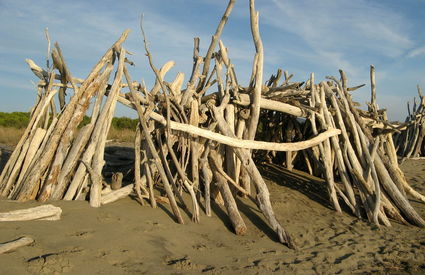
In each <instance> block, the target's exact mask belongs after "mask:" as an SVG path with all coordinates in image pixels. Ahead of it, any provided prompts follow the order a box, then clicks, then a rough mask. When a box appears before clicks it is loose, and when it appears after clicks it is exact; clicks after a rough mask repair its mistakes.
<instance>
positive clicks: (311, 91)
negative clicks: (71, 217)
mask: <svg viewBox="0 0 425 275" xmlns="http://www.w3.org/2000/svg"><path fill="white" fill-rule="evenodd" d="M234 2H235V1H234V0H230V1H229V3H228V6H227V8H226V10H225V13H224V15H223V17H222V19H221V21H220V22H219V25H218V27H217V30H216V32H215V34H214V35H213V38H212V40H211V43H210V46H209V48H208V51H207V53H206V54H205V55H201V53H200V51H199V44H200V41H199V39H198V38H195V39H194V51H193V69H192V73H191V75H190V76H189V78H188V79H187V80H186V82H185V76H184V74H182V73H178V74H177V75H176V76H175V78H174V80H173V81H172V82H167V81H165V80H164V77H165V75H166V74H167V72H168V71H169V70H170V68H171V67H173V65H174V62H173V61H170V62H167V63H166V64H165V65H163V66H162V67H160V68H157V67H156V65H155V63H154V60H153V57H152V55H151V53H150V51H149V49H148V47H147V43H146V40H145V51H146V55H147V57H148V59H149V64H150V66H151V68H152V71H153V73H154V75H155V78H156V82H155V85H154V86H153V87H151V88H148V87H146V86H145V85H144V84H143V83H139V82H136V81H133V78H132V76H131V75H130V74H129V71H128V66H129V65H132V62H131V60H130V57H129V56H128V52H127V51H126V49H125V47H124V46H123V45H124V44H123V43H124V41H125V39H126V38H127V35H128V34H129V31H128V30H126V31H124V32H123V34H122V35H121V36H120V37H119V39H118V40H117V41H116V42H115V43H114V44H113V45H112V46H111V47H110V48H109V49H108V50H107V51H106V52H105V54H104V55H103V56H102V57H101V58H100V60H99V62H98V63H97V64H96V65H95V66H94V67H93V69H92V71H91V72H90V74H89V75H88V76H87V77H86V78H84V79H80V78H75V77H74V76H73V75H72V73H71V72H70V71H69V69H68V67H67V64H66V62H65V58H64V56H63V54H62V52H61V49H60V47H59V44H57V43H56V44H55V45H54V48H53V49H52V51H51V60H52V61H53V67H51V68H50V67H47V68H46V69H43V68H41V67H39V66H38V65H36V64H35V63H34V62H33V61H32V60H30V59H27V63H28V65H29V66H30V68H31V70H32V71H33V72H34V73H35V75H36V76H37V77H39V79H40V81H39V83H38V98H37V103H36V105H35V107H34V108H33V110H32V113H31V120H30V123H29V125H28V128H27V129H26V131H25V133H24V134H23V136H22V138H21V140H20V141H19V143H18V145H17V146H16V148H15V150H14V152H13V153H12V155H11V157H10V159H9V161H8V163H7V164H6V166H5V168H4V170H3V172H2V174H1V176H0V192H1V195H2V196H3V197H7V198H9V199H13V200H18V201H27V200H35V199H36V200H39V201H43V202H44V201H50V200H77V199H88V200H89V201H90V205H91V206H93V207H100V206H101V205H102V204H105V203H108V202H111V201H114V200H117V199H119V198H122V197H124V196H128V195H129V194H130V193H133V192H134V193H135V194H136V196H137V198H138V200H139V201H140V202H141V203H142V204H145V203H147V202H148V203H149V204H150V205H151V206H152V207H156V205H157V204H158V203H165V204H169V206H170V208H171V210H172V212H173V214H174V217H175V220H176V222H178V223H184V221H183V218H182V215H181V209H182V208H183V209H185V210H188V211H190V213H191V216H192V221H193V222H200V211H201V208H200V205H201V204H202V205H203V208H204V209H205V213H206V215H207V216H210V215H212V213H211V203H212V201H214V203H217V204H221V205H224V207H225V208H226V210H227V214H228V217H229V219H230V221H231V223H232V225H233V228H234V231H235V233H236V234H244V233H245V232H246V230H247V229H246V226H245V223H244V221H243V219H242V217H241V215H240V213H239V211H238V206H237V203H236V200H235V198H236V197H237V196H240V197H243V198H245V199H252V200H254V201H255V202H256V204H257V206H258V207H259V209H260V210H261V212H262V213H263V214H264V217H265V218H266V220H267V222H268V223H269V225H270V227H271V228H272V229H273V230H274V231H275V232H276V234H277V235H278V238H279V240H280V242H282V243H284V244H286V245H288V246H289V247H292V248H294V247H295V244H294V242H293V240H292V239H291V237H290V232H287V231H285V229H284V227H283V226H282V224H281V223H280V222H279V221H278V220H277V219H276V217H275V214H274V212H273V208H272V204H271V201H270V194H269V191H268V188H267V185H266V183H265V181H264V180H263V178H262V176H261V174H260V172H259V170H258V168H257V165H256V163H258V162H268V163H274V164H275V165H282V166H285V167H286V168H287V169H289V170H292V169H302V170H305V171H306V172H308V173H310V174H311V175H314V176H318V177H322V178H324V179H325V180H326V182H327V187H328V188H327V190H328V193H329V199H330V201H331V204H332V205H333V207H334V209H335V211H337V212H341V211H342V210H341V209H342V207H341V205H344V207H346V208H347V209H349V211H350V212H351V213H352V214H353V215H356V216H358V217H363V218H366V219H368V220H369V221H370V222H372V223H375V224H376V225H378V226H379V225H385V226H391V223H390V220H395V221H397V222H400V223H404V224H412V225H415V226H419V227H425V221H424V220H423V218H422V217H420V216H419V215H418V214H417V212H416V211H415V209H414V208H413V207H412V206H411V204H410V203H409V200H408V198H407V196H413V197H414V198H415V199H418V200H421V201H423V202H425V197H424V196H423V195H421V194H419V193H418V192H416V191H415V190H413V188H411V187H410V185H409V184H408V183H407V181H406V179H405V177H404V174H403V172H402V171H401V170H400V168H399V158H398V156H397V153H398V154H399V155H400V156H407V157H408V156H410V155H412V154H413V155H418V154H419V153H420V152H422V150H423V146H422V140H423V135H424V130H423V123H424V122H423V121H424V118H423V112H424V108H423V105H424V101H423V97H422V96H421V105H420V107H419V108H414V111H413V114H411V115H410V116H409V119H408V121H406V123H405V124H403V125H394V124H391V123H390V122H389V121H388V119H387V117H386V113H385V110H380V109H378V107H377V105H376V89H375V71H374V67H373V66H371V71H370V78H371V87H372V91H371V93H372V97H371V102H370V103H369V104H368V110H367V111H364V110H361V109H359V108H358V104H357V103H355V102H353V100H352V96H351V93H352V92H353V91H354V90H356V89H358V88H360V87H362V86H363V85H360V86H356V87H351V86H349V84H348V80H347V78H346V75H345V73H344V72H343V71H342V70H341V71H340V72H339V73H340V74H339V77H338V78H336V77H328V78H327V79H325V80H323V81H320V82H319V81H317V80H316V79H315V78H314V74H311V75H310V76H309V77H308V78H307V79H306V81H304V82H293V81H291V78H292V75H289V74H288V73H287V72H286V71H285V72H283V71H282V70H280V69H279V70H278V71H277V73H276V74H275V75H272V76H271V77H270V78H269V79H266V78H264V77H263V62H264V61H263V46H262V41H261V37H260V33H259V28H258V26H259V14H258V12H257V11H256V10H255V7H254V1H253V0H251V1H250V8H249V12H250V20H251V31H252V37H253V43H254V45H255V49H256V54H255V56H254V57H253V67H252V75H251V78H250V82H249V83H248V84H247V85H246V86H243V85H242V84H241V83H239V82H238V79H237V72H238V71H237V68H235V67H234V65H233V64H232V61H231V51H228V49H227V48H226V47H225V45H224V42H223V41H221V40H220V35H221V32H222V30H223V28H224V26H225V24H226V21H227V19H228V17H229V15H230V13H231V11H232V8H233V5H234ZM142 31H143V28H142ZM143 36H144V39H146V37H145V34H144V32H143ZM49 44H50V40H49ZM49 48H50V47H49ZM111 79H112V81H111ZM71 91H72V96H71V98H70V100H68V102H66V100H65V99H66V98H65V92H68V93H71ZM55 97H57V98H58V99H57V100H56V99H55ZM117 103H120V104H124V105H125V106H128V107H129V108H132V109H134V110H135V111H136V112H137V114H138V117H139V125H138V127H137V130H136V138H135V141H134V148H135V163H134V180H133V183H131V184H129V185H126V186H124V187H121V186H120V181H121V180H122V175H120V174H118V173H117V174H115V175H114V177H113V181H114V183H113V185H112V188H111V186H110V185H109V184H105V183H104V182H103V178H102V168H103V166H104V164H105V161H104V149H105V144H106V135H107V133H108V131H109V127H110V125H111V120H112V117H113V115H114V110H115V107H116V104H117ZM57 105H59V106H57ZM88 113H90V117H91V122H90V123H89V124H88V125H86V126H84V127H83V128H81V129H79V130H78V125H79V124H80V122H81V121H82V119H83V117H84V115H87V114H88ZM394 140H395V141H394ZM254 159H255V160H256V161H257V162H256V161H254ZM155 189H160V190H163V193H164V194H165V196H160V195H158V192H155ZM182 192H187V193H188V194H189V195H190V198H191V205H190V206H188V205H186V203H185V201H184V200H183V198H182Z"/></svg>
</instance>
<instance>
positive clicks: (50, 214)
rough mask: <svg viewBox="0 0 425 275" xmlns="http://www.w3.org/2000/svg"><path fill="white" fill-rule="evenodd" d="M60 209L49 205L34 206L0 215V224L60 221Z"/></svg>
mask: <svg viewBox="0 0 425 275" xmlns="http://www.w3.org/2000/svg"><path fill="white" fill-rule="evenodd" d="M61 213H62V209H61V208H60V207H56V206H53V205H51V204H46V205H41V206H36V207H32V208H28V209H20V210H14V211H9V212H5V213H0V222H10V221H31V220H46V221H56V220H60V216H61Z"/></svg>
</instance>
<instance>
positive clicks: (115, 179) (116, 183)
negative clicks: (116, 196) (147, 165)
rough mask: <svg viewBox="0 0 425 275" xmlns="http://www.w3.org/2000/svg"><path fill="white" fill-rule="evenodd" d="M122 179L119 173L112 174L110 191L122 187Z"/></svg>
mask: <svg viewBox="0 0 425 275" xmlns="http://www.w3.org/2000/svg"><path fill="white" fill-rule="evenodd" d="M139 165H140V164H139ZM123 177H124V175H123V174H122V173H121V172H117V173H113V174H112V183H111V189H112V190H118V189H120V188H121V187H122V178H123Z"/></svg>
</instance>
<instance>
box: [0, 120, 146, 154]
mask: <svg viewBox="0 0 425 275" xmlns="http://www.w3.org/2000/svg"><path fill="white" fill-rule="evenodd" d="M29 117H30V116H29V113H24V112H13V113H3V112H0V143H2V144H6V145H9V146H15V145H16V144H18V142H19V139H20V138H21V136H22V134H23V133H24V131H25V128H26V127H27V125H28V122H29ZM89 122H90V118H89V117H87V116H85V117H84V119H83V121H82V122H81V123H80V125H79V127H78V128H81V127H82V126H84V125H86V124H88V123H89ZM137 123H138V119H131V118H128V117H114V118H113V119H112V123H111V128H110V130H109V133H108V137H107V139H108V140H113V141H115V142H134V138H135V135H136V132H135V129H136V126H137Z"/></svg>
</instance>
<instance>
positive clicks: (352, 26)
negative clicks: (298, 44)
mask: <svg viewBox="0 0 425 275" xmlns="http://www.w3.org/2000/svg"><path fill="white" fill-rule="evenodd" d="M272 2H273V4H268V5H263V6H262V7H261V8H262V10H261V11H262V19H263V22H265V23H266V24H270V25H272V26H274V27H276V28H278V29H281V30H283V31H285V32H288V33H291V34H292V35H296V36H297V37H298V38H300V39H301V40H302V41H304V42H305V43H306V44H307V45H308V46H309V47H310V48H311V50H312V51H313V53H314V54H316V55H318V56H319V57H320V59H321V60H322V62H323V64H324V65H326V64H327V63H331V64H333V65H338V66H341V67H342V68H343V69H345V70H347V71H351V73H352V74H356V73H357V72H356V71H355V69H354V68H355V66H354V63H355V62H356V60H355V56H357V55H358V53H365V52H366V53H371V54H375V55H378V56H383V57H387V58H396V57H400V56H402V55H403V54H404V53H405V52H406V51H407V50H408V49H409V48H411V47H412V44H413V43H412V41H411V40H410V38H409V37H408V36H407V35H406V34H405V32H404V28H405V25H406V23H405V19H404V18H403V17H402V16H401V15H399V14H397V13H396V12H394V11H392V10H389V9H388V8H385V7H382V6H378V5H377V4H374V3H372V2H370V1H365V0H358V1H351V0H339V1H332V0H325V1H314V0H301V1H295V0H285V1H280V0H273V1H272ZM383 18H385V20H383Z"/></svg>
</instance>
